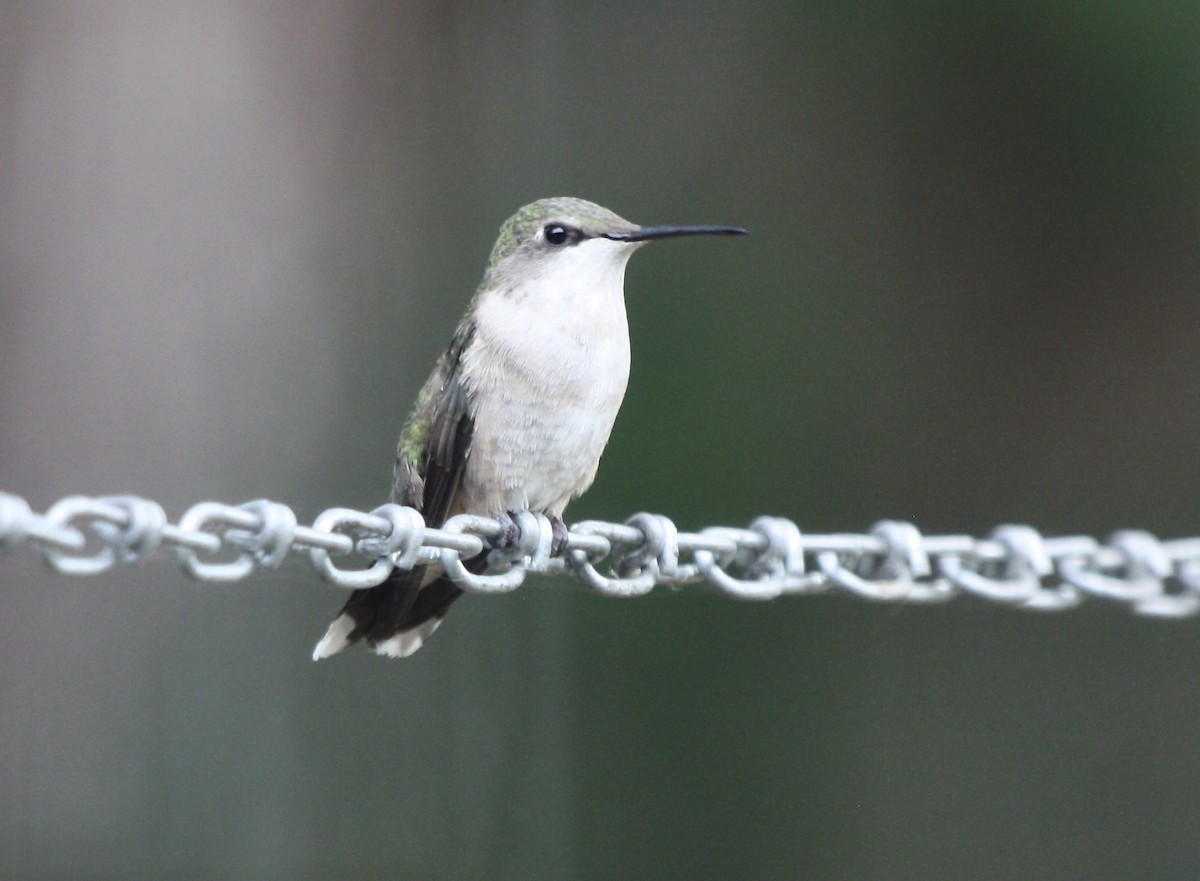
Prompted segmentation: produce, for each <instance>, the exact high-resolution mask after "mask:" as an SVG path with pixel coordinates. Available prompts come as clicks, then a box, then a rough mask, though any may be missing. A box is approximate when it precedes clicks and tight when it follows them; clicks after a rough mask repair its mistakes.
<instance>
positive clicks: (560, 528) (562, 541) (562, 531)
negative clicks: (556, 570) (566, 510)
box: [550, 514, 571, 557]
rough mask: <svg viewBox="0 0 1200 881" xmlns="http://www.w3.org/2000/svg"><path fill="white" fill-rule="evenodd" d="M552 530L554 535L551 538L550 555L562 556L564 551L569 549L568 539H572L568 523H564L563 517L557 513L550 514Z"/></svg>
mask: <svg viewBox="0 0 1200 881" xmlns="http://www.w3.org/2000/svg"><path fill="white" fill-rule="evenodd" d="M550 531H551V533H553V537H552V538H551V539H550V556H552V557H559V556H562V552H563V551H565V550H566V549H567V541H569V540H570V538H571V536H570V533H568V532H567V524H565V523H563V519H562V518H561V517H559V516H558V515H556V514H551V515H550Z"/></svg>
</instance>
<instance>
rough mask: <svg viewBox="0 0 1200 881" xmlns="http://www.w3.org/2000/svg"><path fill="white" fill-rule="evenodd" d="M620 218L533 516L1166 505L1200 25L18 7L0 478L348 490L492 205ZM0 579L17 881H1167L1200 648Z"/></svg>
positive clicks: (882, 513) (301, 506) (3, 28)
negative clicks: (597, 414)
mask: <svg viewBox="0 0 1200 881" xmlns="http://www.w3.org/2000/svg"><path fill="white" fill-rule="evenodd" d="M551 195H576V196H581V197H585V198H588V199H592V200H595V201H597V202H600V203H602V204H604V205H606V206H608V207H611V208H612V209H614V210H615V211H617V212H618V213H620V214H622V215H624V216H626V217H629V218H631V219H633V220H636V221H639V222H644V223H669V222H678V223H735V224H741V225H744V226H746V227H748V228H750V229H751V230H752V233H753V234H752V236H751V237H750V238H748V239H741V240H700V239H693V240H686V241H679V242H672V243H664V244H661V245H655V246H653V247H651V248H647V249H646V250H645V251H644V252H642V253H640V254H638V256H637V257H636V258H635V259H634V260H633V262H632V264H631V266H630V271H629V274H628V278H627V285H626V289H627V292H628V304H629V314H630V324H631V332H632V338H633V350H634V366H633V375H632V379H631V383H630V390H629V394H628V397H627V399H626V404H625V408H624V410H623V412H622V415H621V418H620V419H619V421H618V423H617V426H616V429H615V432H614V435H613V438H612V442H611V444H610V447H609V450H608V452H607V453H606V455H605V458H604V461H603V463H602V465H601V468H600V474H599V478H598V480H597V483H596V485H595V487H594V488H593V489H592V491H591V492H589V493H588V495H587V496H585V497H584V498H583V499H581V500H580V501H578V502H576V503H575V505H574V506H573V507H572V508H571V509H570V511H569V512H568V516H569V517H570V518H573V519H576V520H579V519H584V518H593V517H603V518H616V519H623V518H624V517H625V516H627V515H629V514H631V513H633V512H634V511H639V510H651V511H658V512H663V513H667V514H669V515H671V516H672V517H673V518H675V520H676V522H677V523H678V524H679V525H680V526H681V527H682V528H686V529H697V528H701V527H703V526H707V525H711V524H727V525H741V524H745V523H748V522H749V521H750V520H751V519H753V518H754V517H756V516H758V515H759V514H764V513H771V514H778V515H783V516H788V517H791V518H793V519H795V520H796V521H797V522H798V523H799V524H800V525H801V527H802V528H803V529H805V530H807V531H811V532H831V531H849V530H863V529H866V528H868V527H869V526H870V525H871V524H872V523H874V522H875V521H876V520H879V519H882V518H885V517H887V518H897V519H905V520H911V521H913V522H915V523H916V524H918V525H919V526H920V527H921V528H922V529H923V530H925V531H926V532H939V531H950V532H966V533H971V534H982V533H985V532H986V531H988V530H989V529H990V528H991V527H993V526H994V525H996V524H999V523H1003V522H1024V523H1030V524H1032V525H1034V526H1036V527H1037V528H1039V529H1041V530H1043V531H1044V532H1046V533H1047V534H1071V533H1086V534H1092V535H1099V536H1103V535H1106V534H1107V533H1108V532H1110V531H1111V530H1113V529H1116V528H1121V527H1136V528H1141V529H1148V530H1151V531H1153V532H1155V533H1157V534H1159V535H1161V536H1163V537H1175V536H1186V535H1196V534H1198V533H1200V517H1198V516H1197V514H1198V506H1197V499H1198V495H1200V469H1198V468H1197V467H1196V465H1197V455H1196V452H1197V447H1198V445H1200V440H1198V439H1200V333H1198V329H1200V299H1198V298H1197V280H1198V279H1200V7H1197V6H1196V4H1195V3H1194V2H1189V3H1185V2H1164V3H1155V4H1146V3H1135V2H1130V0H1114V2H1108V3H1095V4H1076V3H1065V2H1044V0H1043V2H1037V3H1030V2H1016V3H1006V4H991V3H941V2H912V3H900V4H893V3H860V4H845V3H790V4H754V5H744V4H729V3H724V4H710V5H695V6H686V7H685V6H683V5H679V4H672V5H668V4H598V3H554V4H551V3H528V4H510V3H498V4H455V3H429V4H397V3H380V2H365V0H346V2H337V3H322V4H316V3H309V4H241V3H231V2H228V0H215V2H210V3H206V4H199V3H194V4H184V3H152V2H128V3H113V4H87V3H44V4H33V3H5V4H4V5H2V6H0V488H3V489H6V490H8V491H11V492H16V493H18V494H21V495H24V496H25V497H26V498H28V499H29V500H30V501H31V503H33V504H34V506H35V507H38V508H42V509H44V507H45V506H47V505H49V504H50V503H51V502H53V501H54V500H56V499H58V498H59V497H61V496H64V495H69V494H74V493H86V494H93V493H94V494H109V493H125V492H131V493H139V494H143V495H146V496H149V497H151V498H154V499H157V500H159V501H160V502H162V503H163V504H164V505H165V506H166V508H167V510H168V512H169V513H170V514H171V515H172V516H178V515H179V514H180V513H182V511H183V510H184V509H186V508H187V507H188V506H189V505H191V504H193V503H195V502H197V501H201V500H204V499H209V498H213V499H220V500H223V501H230V502H239V501H245V500H248V499H253V498H258V497H268V498H272V499H279V500H283V501H287V502H288V503H290V504H292V505H293V506H295V507H296V508H297V509H298V510H299V511H300V513H301V514H302V516H305V517H311V516H313V515H315V514H316V513H317V512H319V511H320V510H322V509H324V508H327V507H331V506H335V505H348V506H355V507H371V506H374V505H376V504H378V503H380V502H382V501H383V500H384V499H385V496H386V493H387V489H388V486H389V481H390V467H391V464H390V463H391V457H392V451H393V444H394V442H395V436H396V434H397V432H398V429H399V427H400V424H401V422H402V420H403V418H404V415H405V412H406V410H407V408H408V406H409V403H410V401H411V400H412V398H413V396H414V394H415V392H416V390H417V388H418V387H419V385H420V384H421V382H422V381H423V380H424V378H425V376H426V375H427V372H428V370H429V368H430V366H431V365H432V363H433V360H434V358H435V357H436V356H437V354H438V353H439V352H440V351H441V349H442V347H443V346H444V345H445V343H446V341H447V340H448V338H449V334H450V332H451V330H452V328H453V326H454V324H455V322H456V321H457V320H458V318H459V316H460V315H461V313H462V311H463V308H464V306H465V304H466V301H467V299H468V297H469V295H470V293H471V291H472V290H473V289H474V286H475V284H476V283H477V281H478V279H479V276H480V274H481V272H482V269H483V264H484V261H485V259H486V257H487V254H488V251H489V248H490V246H491V243H492V240H493V238H494V235H495V232H496V229H497V228H498V227H499V225H500V223H501V222H502V221H503V220H504V219H505V218H506V217H507V216H508V215H509V214H511V213H512V211H513V210H515V209H516V208H517V207H518V206H520V205H522V204H524V203H526V202H529V201H531V200H533V199H535V198H539V197H543V196H551ZM341 600H342V596H341V595H340V594H338V593H337V592H335V591H332V590H330V589H328V588H327V587H325V586H323V585H322V584H321V583H320V582H319V581H318V580H317V578H316V577H315V576H314V575H313V574H312V572H311V571H310V570H309V569H308V568H306V567H305V566H303V565H300V564H295V565H289V566H287V567H285V568H284V570H282V571H280V572H276V573H271V574H266V575H262V576H259V577H256V578H254V579H253V580H251V581H249V582H245V583H241V584H236V585H227V586H218V585H211V584H198V583H194V582H191V581H188V580H186V579H185V578H183V577H182V575H181V574H180V573H179V570H178V568H177V567H176V566H175V565H174V564H173V563H172V562H171V561H170V560H168V559H166V558H160V559H156V560H154V561H151V562H149V563H148V564H145V565H143V566H140V567H136V568H133V569H129V568H126V569H121V570H119V571H115V572H112V573H110V574H107V575H105V576H103V577H98V578H89V579H84V580H70V579H66V578H62V577H55V576H52V575H50V574H49V573H48V572H47V571H46V570H44V569H43V567H42V566H41V565H40V563H39V562H38V561H37V560H36V555H34V554H33V553H32V552H30V551H28V550H27V549H23V550H18V551H16V552H13V553H11V554H9V555H7V556H6V557H5V558H4V559H3V560H0V875H2V876H3V877H5V878H45V879H49V878H83V877H87V878H126V879H127V878H146V879H150V878H154V879H160V878H197V879H199V878H250V879H257V878H263V879H271V878H288V879H342V878H345V879H349V878H372V877H388V878H421V879H436V878H447V879H458V878H578V879H611V878H654V879H696V878H753V879H794V878H830V879H844V878H854V879H962V878H971V879H1014V878H1020V879H1028V878H1039V879H1040V878H1045V879H1060V878H1062V879H1068V878H1071V879H1073V878H1089V879H1109V878H1111V879H1129V878H1138V879H1159V878H1161V879H1179V878H1188V877H1197V875H1198V874H1200V838H1197V836H1196V828H1197V821H1198V820H1200V795H1198V793H1200V733H1198V732H1200V700H1198V694H1200V623H1198V622H1197V621H1185V622H1160V621H1150V620H1145V619H1139V618H1136V617H1134V616H1132V615H1131V614H1130V613H1129V612H1128V611H1127V610H1126V609H1124V608H1119V607H1116V606H1110V605H1106V604H1104V603H1102V602H1100V601H1092V602H1090V603H1087V604H1086V605H1085V606H1084V607H1082V608H1080V609H1078V610H1076V611H1072V612H1068V613H1064V614H1061V615H1056V616H1038V615H1035V614H1032V613H1022V612H1016V611H1011V610H1006V609H1002V608H999V607H996V606H994V605H989V604H984V603H982V602H976V601H972V600H969V599H959V600H957V601H955V602H953V603H951V604H948V605H945V606H940V607H933V608H922V607H905V608H900V607H896V606H887V607H882V606H876V605H870V604H867V603H863V602H859V601H855V600H852V599H848V598H845V597H820V598H806V599H799V598H796V599H785V600H779V601H776V602H773V603H768V604H742V603H737V602H734V601H732V600H729V599H725V598H722V597H720V596H716V595H712V594H706V593H703V592H700V593H698V592H685V593H683V594H679V595H671V594H665V593H663V594H655V595H653V596H651V597H649V598H645V599H640V600H628V601H614V600H603V599H600V598H597V597H594V596H591V595H589V594H587V593H586V592H585V591H584V590H583V589H582V588H581V587H579V585H578V584H576V583H575V582H572V581H568V580H562V581H558V582H550V581H547V580H538V581H536V582H535V583H534V584H532V585H530V586H527V587H525V588H523V589H522V590H520V591H518V592H517V593H515V594H513V595H510V596H506V597H501V598H483V597H469V598H467V599H465V600H464V601H462V602H461V603H460V604H459V605H458V606H457V607H456V608H455V610H454V613H453V614H452V615H451V616H450V618H449V619H448V622H447V624H446V626H445V627H444V628H442V630H441V631H440V632H439V633H438V635H437V636H436V638H434V639H433V640H432V641H431V642H430V644H429V645H428V646H427V647H426V648H425V649H423V650H422V651H421V652H419V653H418V654H417V655H416V656H414V657H413V658H411V659H409V660H407V661H404V662H387V661H384V660H382V659H378V658H375V657H373V656H369V655H368V654H367V653H365V652H363V651H354V652H349V653H347V654H345V655H343V656H339V657H336V658H334V659H332V660H330V661H327V662H323V663H321V664H313V663H312V662H311V661H310V660H309V652H310V651H311V648H312V645H313V643H314V642H315V641H316V639H317V638H318V637H319V636H320V635H321V633H322V632H323V630H324V627H325V625H326V622H327V621H328V619H329V617H330V615H331V614H332V613H333V612H334V611H335V609H336V608H337V606H338V605H339V603H340V602H341Z"/></svg>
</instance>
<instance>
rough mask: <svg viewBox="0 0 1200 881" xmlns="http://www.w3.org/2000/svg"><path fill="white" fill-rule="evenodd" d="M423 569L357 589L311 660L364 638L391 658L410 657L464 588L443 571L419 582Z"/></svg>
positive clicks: (322, 639) (395, 572) (481, 564)
mask: <svg viewBox="0 0 1200 881" xmlns="http://www.w3.org/2000/svg"><path fill="white" fill-rule="evenodd" d="M482 558H483V555H481V556H480V558H477V559H476V560H471V561H469V562H468V564H467V568H468V569H474V568H476V567H478V568H480V569H481V568H482V566H483V565H484V561H483V559H482ZM477 560H478V562H477ZM472 564H474V565H472ZM425 574H426V573H425V571H424V570H416V571H413V572H407V571H401V570H396V571H394V572H393V573H392V575H391V577H389V578H388V580H387V581H385V582H383V584H380V585H379V586H377V587H371V588H365V589H362V590H356V591H354V592H353V593H352V594H351V595H350V599H348V600H347V601H346V605H345V606H343V607H342V611H341V612H340V613H339V614H338V616H337V617H336V618H334V619H333V623H331V624H330V625H329V629H328V630H327V631H325V635H324V636H323V637H322V638H321V641H320V642H318V643H317V645H316V648H314V649H313V660H314V661H319V660H321V659H322V658H327V657H329V656H330V655H334V654H337V653H338V652H340V651H341V650H342V649H344V648H347V647H349V646H351V645H353V644H354V643H356V642H358V641H359V640H360V639H365V640H366V641H367V645H368V647H369V648H370V649H371V650H372V651H374V652H375V653H377V654H380V655H387V656H389V657H393V658H406V657H408V656H409V655H411V654H412V653H413V652H415V651H416V650H417V649H419V648H420V647H421V645H422V644H423V643H424V642H425V640H426V639H428V638H429V636H430V635H431V634H432V633H433V631H434V630H436V629H437V626H438V625H439V624H441V623H442V618H444V617H445V616H446V612H448V611H449V609H450V604H451V603H453V602H454V601H455V600H456V599H458V598H459V597H460V596H461V595H462V588H460V587H458V586H457V585H456V584H454V582H453V581H451V580H450V579H448V578H446V577H445V576H442V577H440V578H435V579H434V580H433V581H431V582H430V583H429V584H426V585H424V586H421V581H422V580H423V578H424V576H425Z"/></svg>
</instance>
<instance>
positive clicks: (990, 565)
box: [0, 492, 1200, 618]
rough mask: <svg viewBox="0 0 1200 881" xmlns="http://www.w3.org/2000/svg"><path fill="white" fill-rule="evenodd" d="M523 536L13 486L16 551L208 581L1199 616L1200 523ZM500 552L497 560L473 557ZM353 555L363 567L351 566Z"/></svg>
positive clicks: (398, 514) (644, 526)
mask: <svg viewBox="0 0 1200 881" xmlns="http://www.w3.org/2000/svg"><path fill="white" fill-rule="evenodd" d="M515 522H516V524H517V526H518V527H519V537H518V538H517V540H516V541H515V542H514V543H513V544H512V546H511V547H505V548H496V547H494V539H495V538H496V537H497V536H499V535H500V533H501V525H500V524H499V523H497V522H496V521H495V520H492V519H491V518H488V517H477V516H474V515H468V514H463V515H459V516H457V517H451V518H450V519H449V520H448V521H447V522H446V523H445V524H444V525H443V526H441V527H440V528H437V529H433V528H430V527H428V526H427V525H426V524H425V521H424V519H422V517H421V514H420V513H419V512H418V511H415V510H413V509H412V508H404V507H401V506H399V505H382V506H381V507H378V508H376V509H375V510H373V511H371V512H369V513H368V512H363V511H355V510H352V509H349V508H330V509H329V510H327V511H325V512H323V513H322V514H320V515H319V516H318V517H317V518H316V519H315V520H314V521H313V523H312V525H311V526H304V525H302V524H300V523H299V522H298V520H297V518H296V515H295V513H294V512H293V511H292V509H291V508H289V507H288V506H287V505H283V504H281V503H279V502H270V501H266V500H259V501H254V502H247V503H246V504H243V505H225V504H221V503H218V502H201V503H199V504H197V505H193V506H192V507H191V508H189V509H188V510H187V511H186V512H185V513H184V514H183V516H182V517H180V518H179V521H178V524H177V525H176V524H172V523H171V522H170V521H169V520H168V518H167V516H166V514H165V512H164V511H163V509H162V507H161V506H160V505H159V504H158V503H156V502H153V501H150V500H148V499H142V498H137V497H134V496H109V497H103V498H88V497H84V496H69V497H67V498H64V499H61V500H60V501H58V502H57V503H55V504H54V505H52V506H51V507H50V508H49V509H48V510H47V511H46V513H45V514H38V513H35V512H34V511H33V510H32V509H31V508H30V506H29V504H28V503H27V502H26V501H25V500H24V499H23V498H21V497H19V496H15V495H10V494H7V493H2V492H0V555H3V554H6V553H8V552H10V551H11V550H12V549H14V548H15V547H17V546H18V545H31V546H33V547H35V548H37V549H38V550H40V551H41V554H42V556H43V557H44V559H45V561H46V563H47V564H48V565H49V566H50V567H51V568H52V569H54V570H55V571H57V572H61V573H63V574H65V575H95V574H97V573H100V572H103V571H105V570H107V569H110V568H112V567H113V566H115V565H118V564H122V565H124V564H132V563H136V562H138V561H140V560H142V559H145V558H146V557H148V556H150V555H152V554H153V553H154V552H155V551H156V550H158V549H159V548H169V549H171V550H172V551H173V552H174V553H175V555H176V556H177V557H178V559H179V561H180V564H181V566H182V567H183V570H184V572H186V573H187V574H188V575H190V576H192V577H193V578H196V579H199V580H201V581H237V580H240V579H243V578H247V577H248V576H250V575H251V574H252V573H253V572H255V571H256V570H258V569H273V568H276V567H278V566H280V565H281V564H282V563H283V562H284V560H285V559H286V558H287V557H288V556H289V555H291V554H305V553H306V554H307V556H308V559H309V562H310V563H311V564H312V566H313V568H315V569H316V570H317V572H318V573H319V574H320V576H321V577H322V578H323V579H324V580H325V581H327V582H328V583H330V584H332V585H335V586H337V587H341V588H346V589H357V588H365V587H373V586H375V585H377V584H380V583H382V582H383V581H384V580H385V579H386V578H387V577H388V575H390V574H391V572H392V570H393V569H397V568H399V569H411V568H413V567H415V566H429V565H435V566H440V567H441V568H443V569H444V570H445V572H446V574H447V575H448V576H449V577H450V578H452V579H453V580H454V581H455V582H456V583H457V584H458V585H459V586H460V587H462V588H463V589H465V590H468V591H472V592H474V593H505V592H508V591H511V590H515V589H516V588H518V587H520V586H521V584H523V583H524V581H525V577H526V575H527V574H529V573H531V572H532V573H538V574H563V573H566V574H572V573H573V574H574V575H575V576H576V577H577V578H578V579H579V580H580V581H582V582H583V583H584V584H585V585H586V586H587V587H589V588H591V589H592V590H594V591H596V592H597V593H600V594H604V595H606V596H616V597H633V596H641V595H643V594H646V593H649V592H650V591H651V590H653V589H654V588H655V587H664V586H665V587H672V588H680V587H683V586H685V585H689V584H698V583H706V584H709V585H711V586H713V587H715V588H716V589H717V590H719V591H721V592H723V593H725V594H728V595H729V596H731V597H735V598H737V599H745V600H768V599H774V598H775V597H779V596H783V595H787V594H813V593H823V592H830V591H835V590H841V591H843V592H845V593H849V594H852V595H854V596H858V597H861V598H864V599H868V600H873V601H878V602H906V603H930V602H942V601H945V600H948V599H950V598H951V597H953V596H956V595H959V594H968V595H971V596H975V597H978V598H980V599H983V600H989V601H991V602H996V603H1000V604H1003V605H1008V606H1013V607H1017V608H1022V609H1031V610H1036V611H1061V610H1065V609H1069V608H1073V607H1074V606H1077V605H1079V604H1080V603H1081V602H1082V601H1083V600H1084V599H1085V598H1087V597H1095V598H1099V599H1104V600H1109V601H1115V602H1119V603H1123V604H1125V605H1126V606H1128V607H1129V608H1130V609H1131V610H1132V611H1133V612H1134V613H1136V614H1139V615H1147V616H1152V617H1159V618H1183V617H1188V616H1194V615H1196V614H1197V613H1198V612H1200V538H1181V539H1174V540H1170V541H1163V540H1160V539H1158V538H1156V537H1155V536H1153V535H1151V534H1150V533H1148V532H1143V531H1135V530H1126V531H1121V532H1117V533H1114V534H1113V535H1112V536H1110V537H1109V538H1108V540H1107V541H1104V542H1100V541H1097V540H1096V539H1093V538H1090V537H1088V536H1068V537H1061V538H1046V537H1044V536H1042V535H1041V534H1040V533H1038V532H1037V530H1035V529H1033V528H1032V527H1029V526H1017V525H1006V526H1000V527H998V528H997V529H995V530H994V531H993V532H992V533H991V534H990V535H989V536H988V537H987V538H982V539H976V538H972V537H970V536H964V535H943V536H927V535H922V534H921V533H920V532H919V531H918V530H917V528H916V527H915V526H913V525H912V524H910V523H901V522H897V521H883V522H880V523H878V524H876V525H875V526H874V527H873V528H872V529H871V531H870V532H868V533H865V534H855V533H847V534H836V535H805V534H803V533H802V532H801V531H800V530H799V528H797V526H796V524H795V523H793V522H792V521H790V520H785V519H783V518H781V517H759V518H758V519H757V520H755V521H754V522H753V523H751V524H750V526H749V527H748V528H746V529H738V528H730V527H724V526H713V527H709V528H707V529H704V530H702V531H701V532H697V533H690V532H680V531H679V530H678V529H677V528H676V526H675V523H674V522H673V521H671V520H670V519H669V518H667V517H664V516H663V515H661V514H647V513H642V514H635V515H634V516H632V517H630V518H629V519H628V520H627V521H625V522H624V523H608V522H604V521H599V520H585V521H583V522H582V523H576V524H575V525H573V526H572V527H571V528H570V530H569V533H568V538H567V544H566V549H565V550H564V551H563V553H562V554H561V555H560V556H552V555H551V552H550V548H551V545H552V542H553V536H554V532H553V527H552V524H551V523H550V520H549V519H548V518H547V517H546V516H545V515H542V514H533V513H530V512H528V511H524V512H521V513H519V514H517V515H516V517H515ZM485 551H486V552H488V560H487V562H488V565H487V568H486V570H485V571H483V572H482V573H474V572H471V571H470V570H469V569H468V568H467V566H466V564H465V561H467V560H471V559H473V558H475V557H477V556H479V555H480V554H482V553H484V552H485ZM333 557H340V558H348V559H347V560H346V562H348V563H351V564H353V563H355V561H356V560H357V563H358V564H360V565H359V567H358V568H353V567H349V568H347V567H343V566H339V565H335V564H334V562H333V559H332V558H333Z"/></svg>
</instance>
